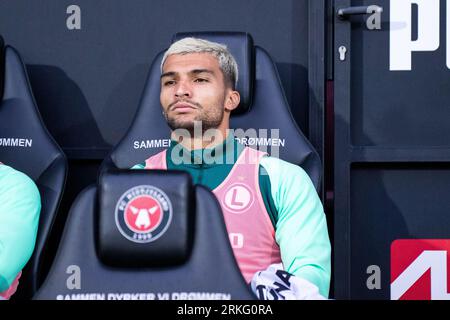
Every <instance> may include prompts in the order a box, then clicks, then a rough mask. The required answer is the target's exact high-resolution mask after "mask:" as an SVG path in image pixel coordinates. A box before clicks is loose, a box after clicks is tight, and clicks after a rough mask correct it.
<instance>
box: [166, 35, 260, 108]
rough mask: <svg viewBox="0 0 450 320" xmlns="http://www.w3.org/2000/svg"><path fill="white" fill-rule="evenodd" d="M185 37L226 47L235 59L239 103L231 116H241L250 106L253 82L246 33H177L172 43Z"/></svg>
mask: <svg viewBox="0 0 450 320" xmlns="http://www.w3.org/2000/svg"><path fill="white" fill-rule="evenodd" d="M186 37H194V38H200V39H205V40H208V41H213V42H217V43H220V44H224V45H226V46H227V48H228V50H229V51H230V52H231V54H232V55H233V57H234V58H235V60H236V62H237V64H238V69H239V77H238V82H237V86H236V90H237V91H239V94H240V95H241V102H240V104H239V106H238V108H236V109H235V110H233V114H242V113H245V112H247V111H248V109H249V108H250V107H251V105H252V94H253V81H254V78H255V71H254V70H255V61H254V52H253V39H252V37H251V36H250V34H248V33H246V32H179V33H176V34H175V35H174V37H173V39H172V42H175V41H178V40H181V39H183V38H186Z"/></svg>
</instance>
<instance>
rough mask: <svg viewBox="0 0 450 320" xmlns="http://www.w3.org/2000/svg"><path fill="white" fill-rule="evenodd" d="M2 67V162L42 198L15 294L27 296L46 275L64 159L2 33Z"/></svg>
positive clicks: (0, 112)
mask: <svg viewBox="0 0 450 320" xmlns="http://www.w3.org/2000/svg"><path fill="white" fill-rule="evenodd" d="M0 66H1V67H0V161H1V162H3V163H4V164H6V165H9V166H11V167H13V168H15V169H17V170H19V171H22V172H24V173H26V174H27V175H28V176H29V177H30V178H32V179H33V180H34V182H35V183H36V185H37V186H38V188H39V191H40V195H41V202H42V209H41V214H40V220H39V229H38V235H37V240H36V246H35V250H34V253H33V255H32V257H31V259H30V260H29V262H28V264H27V266H26V268H25V269H24V270H23V272H22V277H21V279H20V285H19V288H18V291H17V293H16V294H15V295H14V296H13V297H15V298H29V297H31V296H32V294H33V293H34V292H35V291H36V289H37V287H38V286H39V284H40V282H41V281H42V277H43V276H44V272H43V270H42V262H43V258H44V255H45V247H46V241H47V240H48V237H49V234H50V230H51V227H52V224H53V221H54V220H55V216H56V213H57V210H58V206H59V202H60V199H61V196H62V193H63V189H64V184H65V179H66V172H67V161H66V157H65V156H64V153H63V152H62V150H61V149H60V148H59V146H58V145H57V143H56V142H55V141H54V140H53V138H52V136H51V135H50V134H49V132H48V131H47V129H46V128H45V125H44V123H43V121H42V119H41V116H40V114H39V111H38V108H37V106H36V103H35V100H34V97H33V93H32V90H31V87H30V83H29V81H28V76H27V72H26V69H25V66H24V64H23V62H22V60H21V58H20V56H19V53H18V52H17V51H16V50H15V49H14V48H12V47H11V46H6V47H5V46H4V45H3V39H1V37H0ZM24 196H26V195H24Z"/></svg>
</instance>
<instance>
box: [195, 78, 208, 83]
mask: <svg viewBox="0 0 450 320" xmlns="http://www.w3.org/2000/svg"><path fill="white" fill-rule="evenodd" d="M194 82H208V80H207V79H203V78H197V79H195V80H194Z"/></svg>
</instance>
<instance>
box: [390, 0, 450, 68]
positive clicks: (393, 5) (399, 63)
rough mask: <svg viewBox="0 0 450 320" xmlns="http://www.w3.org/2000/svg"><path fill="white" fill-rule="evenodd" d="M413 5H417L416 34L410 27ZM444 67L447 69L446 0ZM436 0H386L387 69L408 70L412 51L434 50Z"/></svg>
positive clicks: (449, 55) (437, 14)
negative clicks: (388, 34)
mask: <svg viewBox="0 0 450 320" xmlns="http://www.w3.org/2000/svg"><path fill="white" fill-rule="evenodd" d="M413 6H416V8H417V22H416V21H415V22H414V23H415V24H416V25H417V37H416V39H414V38H415V35H413V34H412V30H413V15H412V10H413ZM446 11H447V12H446V15H447V23H446V30H444V32H445V33H446V42H447V54H446V60H447V67H448V68H449V69H450V48H449V47H448V46H449V45H450V0H447V1H446ZM440 33H441V30H440V1H439V0H395V1H390V45H389V47H390V54H389V55H390V70H392V71H410V70H412V55H413V52H426V51H436V50H437V49H438V48H439V46H440Z"/></svg>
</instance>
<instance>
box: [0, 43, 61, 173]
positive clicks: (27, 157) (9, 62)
mask: <svg viewBox="0 0 450 320" xmlns="http://www.w3.org/2000/svg"><path fill="white" fill-rule="evenodd" d="M4 79H5V80H4V81H5V82H4V92H3V99H2V100H1V101H0V153H1V155H2V162H3V163H5V164H7V165H11V166H13V167H14V168H15V169H17V170H20V171H22V172H25V173H26V174H27V175H29V176H30V177H31V178H32V179H33V180H35V181H36V180H38V178H39V177H40V176H41V175H42V173H43V171H44V170H45V169H47V168H48V167H49V166H50V165H51V164H52V163H53V162H54V161H55V160H56V159H57V158H59V157H63V156H64V155H63V153H62V151H61V149H60V148H59V146H58V144H57V143H56V142H55V140H54V139H53V137H52V136H51V135H50V133H49V132H48V130H47V128H46V127H45V124H44V122H43V120H42V117H41V115H40V113H39V110H38V108H37V106H36V103H35V100H34V96H33V93H32V90H31V86H30V83H29V80H28V75H27V72H26V68H25V65H24V63H23V62H22V59H21V58H20V55H19V53H18V52H17V51H16V50H15V49H14V48H12V47H10V46H6V47H5V77H4Z"/></svg>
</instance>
